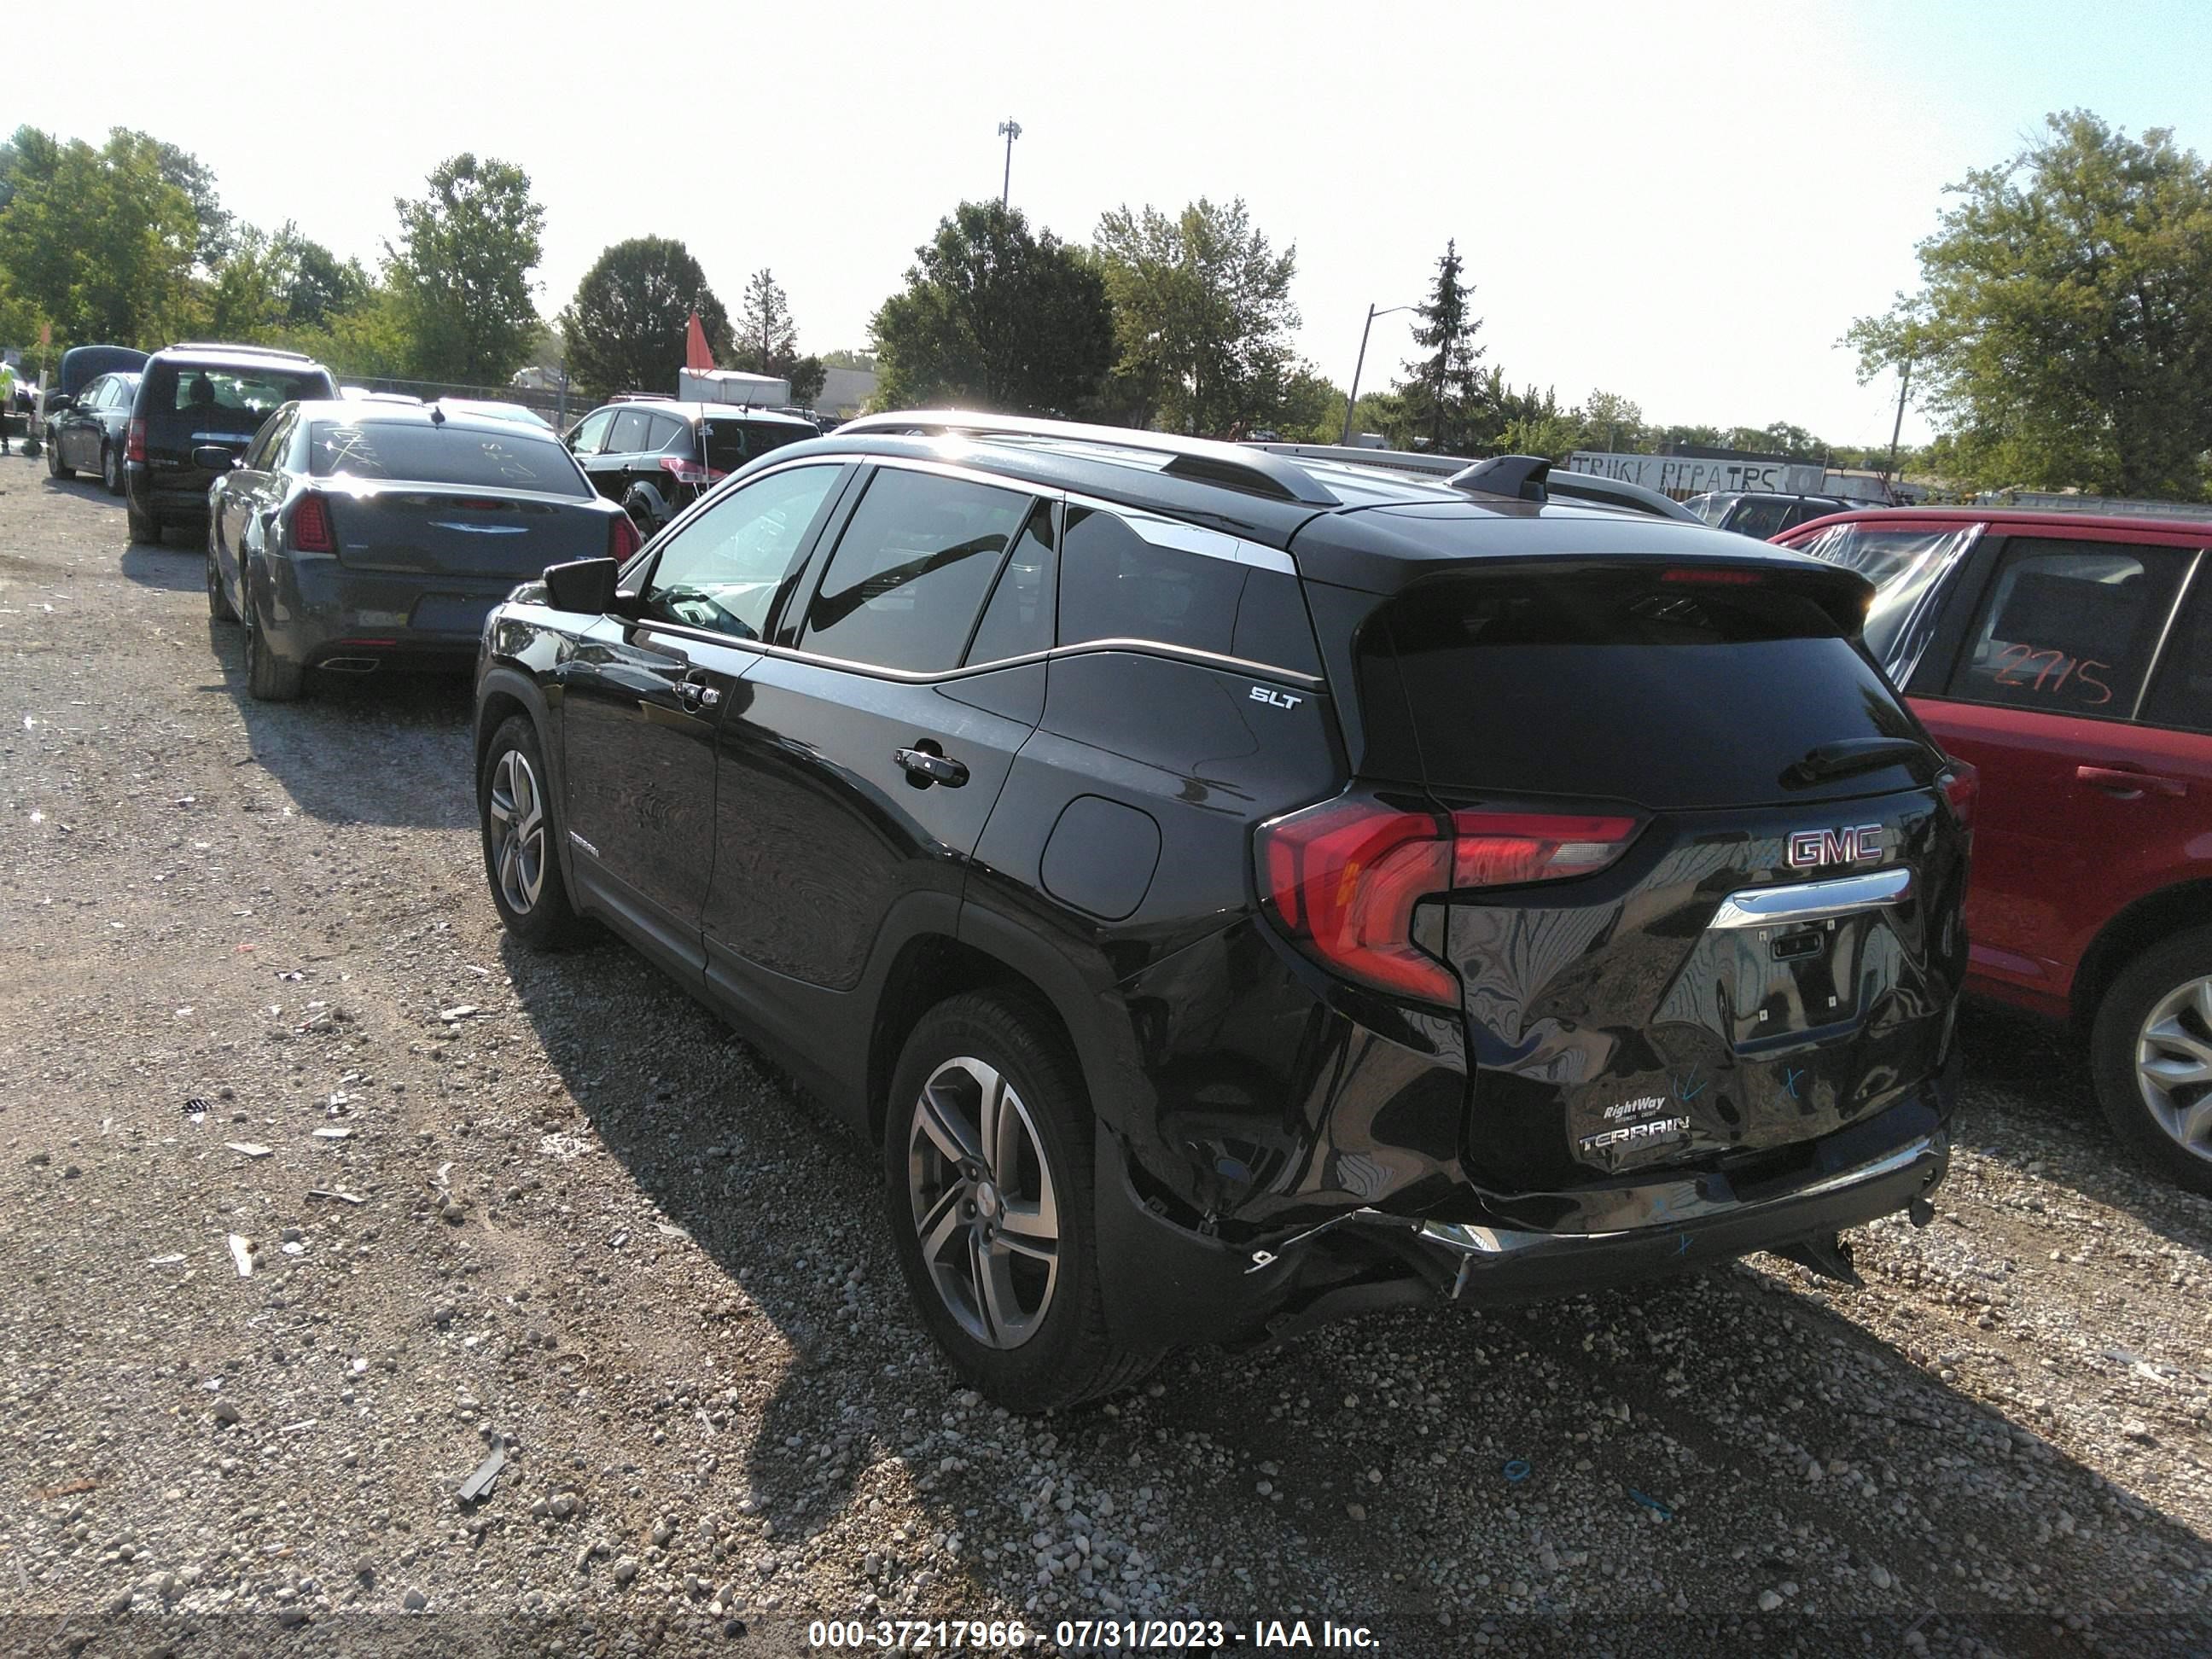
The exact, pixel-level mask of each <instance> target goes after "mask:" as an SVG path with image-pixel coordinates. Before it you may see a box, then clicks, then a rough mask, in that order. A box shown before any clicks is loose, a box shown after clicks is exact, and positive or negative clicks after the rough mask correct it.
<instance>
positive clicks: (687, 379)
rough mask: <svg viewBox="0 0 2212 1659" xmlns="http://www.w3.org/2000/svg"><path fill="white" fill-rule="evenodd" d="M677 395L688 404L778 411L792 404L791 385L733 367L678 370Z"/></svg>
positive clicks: (785, 381) (784, 381)
mask: <svg viewBox="0 0 2212 1659" xmlns="http://www.w3.org/2000/svg"><path fill="white" fill-rule="evenodd" d="M676 395H677V396H678V398H683V399H684V400H685V401H686V402H687V403H702V404H752V405H754V406H755V407H756V408H761V409H781V408H782V407H784V405H785V404H788V403H789V402H790V401H791V382H790V381H788V380H776V379H775V378H774V377H772V376H770V375H767V374H744V373H743V372H742V371H740V370H738V369H734V368H679V369H678V370H677V371H676Z"/></svg>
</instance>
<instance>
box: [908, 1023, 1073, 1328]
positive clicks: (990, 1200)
mask: <svg viewBox="0 0 2212 1659" xmlns="http://www.w3.org/2000/svg"><path fill="white" fill-rule="evenodd" d="M907 1189H908V1196H909V1197H910V1199H911V1200H912V1202H913V1211H914V1228H915V1237H917V1238H918V1239H919V1240H920V1241H921V1259H922V1264H923V1266H924V1267H927V1269H928V1271H929V1276H930V1279H931V1281H932V1282H933V1284H934V1285H936V1287H937V1293H938V1295H939V1296H940V1297H943V1298H944V1302H945V1308H946V1310H947V1311H949V1312H950V1313H951V1315H952V1317H953V1318H954V1319H955V1320H956V1321H957V1322H958V1323H959V1325H960V1328H961V1329H962V1330H963V1331H965V1332H966V1333H967V1334H969V1336H970V1337H972V1338H974V1339H975V1340H976V1341H977V1342H980V1343H981V1344H982V1345H983V1346H986V1347H988V1348H1018V1347H1019V1346H1022V1344H1024V1342H1027V1341H1028V1340H1030V1338H1031V1337H1033V1336H1035V1335H1036V1334H1037V1331H1038V1329H1039V1328H1040V1327H1042V1324H1043V1322H1044V1319H1045V1316H1046V1315H1047V1314H1048V1312H1050V1311H1051V1308H1052V1297H1053V1292H1054V1290H1055V1289H1056V1288H1057V1286H1058V1285H1059V1282H1060V1205H1059V1200H1058V1196H1057V1194H1055V1192H1054V1186H1053V1179H1052V1169H1051V1166H1050V1164H1048V1163H1047V1161H1046V1159H1045V1155H1044V1146H1043V1143H1042V1141H1040V1140H1039V1139H1038V1138H1037V1129H1036V1123H1035V1121H1033V1120H1032V1119H1031V1118H1030V1113H1029V1109H1028V1108H1027V1107H1026V1106H1024V1104H1023V1103H1022V1100H1021V1097H1020V1096H1019V1095H1018V1094H1017V1093H1016V1092H1015V1091H1014V1089H1013V1087H1012V1085H1011V1084H1010V1083H1009V1082H1008V1081H1007V1079H1006V1077H1005V1076H1004V1075H1003V1074H1002V1073H1000V1072H999V1071H998V1070H997V1069H996V1068H995V1067H994V1066H988V1065H987V1064H985V1063H984V1062H983V1061H982V1060H977V1059H975V1058H973V1057H971V1056H969V1055H961V1056H958V1057H957V1058H955V1059H952V1060H946V1061H945V1063H944V1064H943V1065H942V1066H939V1067H938V1068H937V1069H936V1070H935V1071H934V1072H933V1073H930V1075H929V1080H928V1081H927V1083H925V1084H923V1085H922V1086H921V1095H920V1096H919V1097H917V1098H916V1099H915V1103H914V1115H913V1117H912V1119H911V1121H910V1123H909V1127H908V1146H907Z"/></svg>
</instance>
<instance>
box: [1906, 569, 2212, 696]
mask: <svg viewBox="0 0 2212 1659" xmlns="http://www.w3.org/2000/svg"><path fill="white" fill-rule="evenodd" d="M2187 559H2188V555H2187V554H2186V553H2185V552H2184V551H2183V550H2181V549H2179V548H2167V547H2147V546H2139V545H2130V544H2126V543H2121V542H2087V541H2070V540H2069V541H2057V540H2044V539H2039V538H2027V537H2016V538H2014V539H2013V540H2011V541H2009V542H2008V543H2006V544H2005V547H2004V553H2003V556H2002V558H2000V559H1999V560H1998V562H1997V567H1996V571H1995V572H1994V573H1993V574H1991V576H1990V585H1989V588H1988V591H1987V592H1984V594H1983V595H1982V602H1981V605H1980V607H1979V608H1978V611H1976V613H1975V617H1974V624H1973V627H1972V629H1970V630H1969V632H1968V634H1967V636H1966V650H1965V651H1964V652H1963V653H1961V654H1960V658H1959V661H1958V664H1957V665H1956V666H1955V667H1954V669H1953V670H1952V671H1951V684H1950V685H1949V687H1948V690H1947V693H1946V695H1948V696H1953V697H1955V698H1958V699H1959V700H1960V701H1961V702H1990V703H2002V704H2007V705H2009V706H2012V707H2015V708H2039V709H2042V710H2044V711H2045V712H2046V713H2049V714H2087V715H2091V716H2093V717H2096V718H2100V719H2107V720H2110V719H2122V720H2124V719H2126V718H2127V717H2128V716H2129V715H2130V714H2133V713H2134V712H2135V702H2136V693H2137V692H2139V691H2141V690H2142V683H2143V675H2144V673H2145V671H2147V670H2148V667H2149V665H2150V654H2151V653H2152V652H2153V651H2154V649H2156V647H2157V645H2158V638H2159V635H2160V634H2161V633H2162V632H2164V631H2165V629H2166V617H2167V615H2168V613H2169V612H2170V611H2171V610H2172V605H2173V593H2174V589H2175V588H2176V587H2177V586H2179V582H2180V580H2181V571H2182V568H2183V566H2184V565H2185V562H2186V561H2187Z"/></svg>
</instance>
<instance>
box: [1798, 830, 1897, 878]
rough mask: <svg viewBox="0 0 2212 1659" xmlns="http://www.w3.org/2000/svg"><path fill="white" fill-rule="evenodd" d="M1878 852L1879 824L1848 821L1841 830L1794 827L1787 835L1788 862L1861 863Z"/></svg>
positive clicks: (1811, 865)
mask: <svg viewBox="0 0 2212 1659" xmlns="http://www.w3.org/2000/svg"><path fill="white" fill-rule="evenodd" d="M1880 857H1881V825H1880V824H1878V823H1859V824H1850V825H1847V826H1846V827H1844V829H1796V830H1792V831H1791V832H1790V868H1791V869H1793V870H1812V869H1817V868H1818V867H1819V866H1821V865H1824V864H1863V863H1865V862H1866V861H1867V860H1869V859H1879V858H1880Z"/></svg>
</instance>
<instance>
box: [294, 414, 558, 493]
mask: <svg viewBox="0 0 2212 1659" xmlns="http://www.w3.org/2000/svg"><path fill="white" fill-rule="evenodd" d="M307 470H308V471H310V472H312V473H313V475H314V476H315V477H319V478H327V477H354V478H398V479H404V480H405V481H408V482H410V483H447V484H480V485H482V486H483V487H484V488H486V489H538V490H544V491H545V492H546V493H548V494H550V495H590V494H591V487H590V486H589V485H588V484H586V483H585V482H584V480H583V479H582V478H581V477H580V476H579V475H578V474H577V471H576V464H575V462H574V461H573V460H571V459H569V458H568V452H567V451H566V450H564V449H562V447H561V446H560V445H559V444H557V443H556V442H555V441H553V440H552V439H551V438H541V437H538V436H536V435H533V434H532V432H531V431H530V430H529V429H528V428H526V427H522V426H519V425H516V424H515V423H513V422H506V423H505V424H503V425H502V426H501V428H500V430H499V431H497V432H484V431H479V430H474V429H471V428H465V427H459V426H450V425H449V426H442V427H439V426H424V425H416V424H415V423H414V422H397V421H360V422H339V421H318V422H315V424H314V426H313V428H311V429H310V431H309V433H308V439H307Z"/></svg>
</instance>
